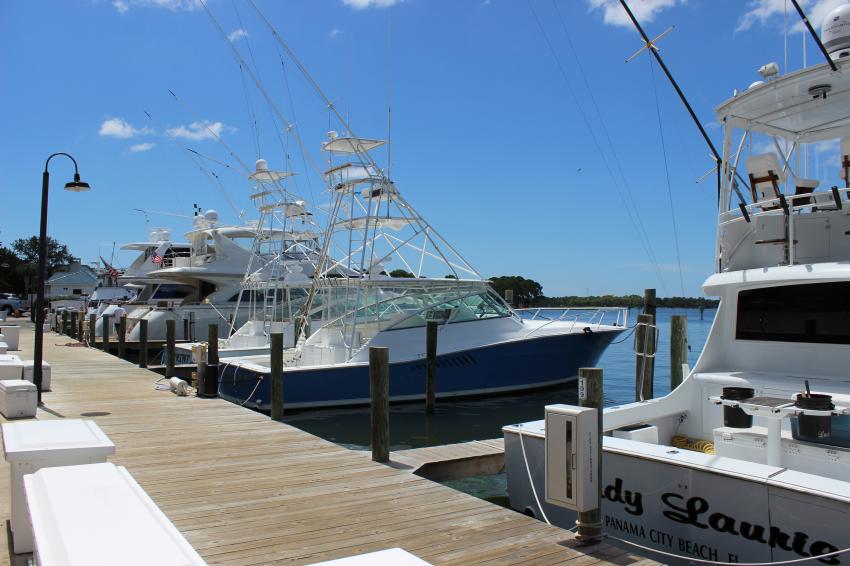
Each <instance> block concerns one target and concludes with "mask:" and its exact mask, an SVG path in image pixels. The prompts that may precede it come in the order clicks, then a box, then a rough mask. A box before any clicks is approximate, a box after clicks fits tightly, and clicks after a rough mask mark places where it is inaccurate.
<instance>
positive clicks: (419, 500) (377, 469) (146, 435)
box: [0, 321, 654, 566]
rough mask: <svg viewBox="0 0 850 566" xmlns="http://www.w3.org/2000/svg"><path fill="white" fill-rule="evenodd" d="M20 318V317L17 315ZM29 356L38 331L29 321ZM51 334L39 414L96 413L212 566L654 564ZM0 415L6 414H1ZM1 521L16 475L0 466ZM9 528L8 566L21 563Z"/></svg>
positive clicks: (121, 455)
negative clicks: (401, 552)
mask: <svg viewBox="0 0 850 566" xmlns="http://www.w3.org/2000/svg"><path fill="white" fill-rule="evenodd" d="M10 322H12V323H14V321H10ZM20 323H21V324H22V326H24V329H23V331H22V333H21V344H22V347H23V348H24V349H23V351H21V352H17V354H19V355H20V356H21V357H22V358H27V359H30V358H32V346H31V345H32V342H33V331H32V327H31V325H29V323H28V322H23V321H21V322H20ZM69 343H71V341H70V340H69V339H68V338H67V337H65V336H59V335H57V334H54V333H49V334H46V335H45V344H44V348H45V350H44V357H45V359H46V360H47V361H48V362H50V364H51V367H52V371H53V374H52V388H53V391H51V392H45V393H44V396H43V399H44V406H43V407H41V408H40V409H39V412H38V416H37V418H39V419H56V418H91V419H94V420H95V421H97V423H98V424H99V425H100V427H101V428H102V429H103V430H104V432H105V433H106V434H107V435H108V436H109V437H110V438H111V439H112V441H113V442H114V443H115V445H116V454H115V456H114V457H112V458H111V461H112V462H114V463H116V464H120V465H123V466H126V467H127V469H128V470H129V471H130V473H131V474H132V475H133V477H134V478H135V479H136V480H137V481H138V482H139V483H140V484H141V486H142V487H143V488H144V489H145V490H146V491H147V493H148V494H149V495H150V496H151V497H152V498H153V500H154V501H155V502H156V503H157V505H159V507H160V508H161V509H162V511H163V512H164V513H165V514H166V515H167V516H168V517H169V519H171V520H172V521H173V522H174V524H175V525H176V526H177V528H178V529H179V530H180V531H181V532H182V533H183V534H184V535H185V537H186V538H187V539H188V541H189V543H190V544H192V545H193V546H194V547H195V548H196V549H197V550H198V552H199V553H200V554H201V555H202V556H203V557H204V559H205V560H206V561H207V562H209V563H210V564H232V565H250V564H282V563H306V564H309V563H314V562H319V561H324V560H330V559H334V558H340V557H343V556H349V555H353V554H360V553H364V552H370V551H376V550H381V549H386V548H391V547H401V548H404V549H405V550H407V551H408V552H411V553H413V554H415V555H417V556H419V557H420V558H422V559H423V560H426V561H428V562H431V563H434V564H444V563H451V564H487V563H491V564H515V563H523V564H547V565H554V564H571V565H573V566H579V565H581V566H584V565H589V564H600V565H605V564H631V563H636V562H639V563H641V564H654V563H653V562H651V561H649V560H644V559H643V558H642V557H640V556H638V555H635V554H633V553H629V552H626V551H623V550H622V549H619V548H616V547H612V546H609V545H606V544H598V545H593V546H587V547H583V546H580V545H579V544H578V543H577V541H576V540H575V539H574V537H573V535H572V533H570V532H568V531H565V530H562V529H559V528H556V527H551V526H548V525H546V524H544V523H541V522H539V521H536V520H534V519H531V518H529V517H526V516H524V515H522V514H519V513H515V512H513V511H510V510H508V509H504V508H502V507H499V506H496V505H493V504H491V503H488V502H485V501H482V500H479V499H477V498H475V497H472V496H469V495H466V494H464V493H460V492H458V491H455V490H453V489H450V488H448V487H445V486H443V485H440V484H438V483H434V482H432V481H429V480H427V479H424V478H421V477H418V476H416V475H414V474H411V473H409V472H406V471H403V470H399V469H396V468H394V467H391V466H385V465H381V464H377V463H374V462H372V461H371V458H370V455H369V454H368V453H366V452H358V451H351V450H347V449H345V448H342V447H340V446H337V445H335V444H332V443H330V442H327V441H325V440H322V439H320V438H317V437H315V436H312V435H310V434H308V433H306V432H303V431H301V430H299V429H296V428H294V427H292V426H289V425H286V424H281V423H278V422H274V421H271V420H270V419H269V418H268V417H266V416H264V415H262V414H259V413H256V412H253V411H251V410H248V409H244V408H241V407H238V406H236V405H234V404H231V403H228V402H226V401H223V400H220V399H200V398H196V397H177V396H175V395H173V394H172V393H170V392H168V391H157V390H156V389H155V388H154V382H155V381H156V380H157V379H158V378H159V377H160V376H159V375H157V374H155V373H153V372H150V371H148V370H143V369H139V368H137V367H136V366H135V365H134V364H131V363H129V362H125V361H122V360H120V359H118V358H116V357H113V356H110V355H108V354H105V353H103V352H101V351H98V350H93V349H90V348H85V347H81V346H77V347H74V346H69V345H67V344H69ZM0 421H2V417H0ZM0 493H2V494H4V495H3V496H2V497H0V520H3V521H4V522H7V521H8V518H9V498H8V496H6V495H5V494H7V493H9V469H8V464H6V463H5V462H0ZM6 526H7V528H5V529H0V545H4V546H5V548H6V549H7V550H6V551H4V552H0V565H7V564H12V563H14V564H18V563H22V562H23V561H24V560H25V557H22V556H18V557H15V556H12V555H11V554H10V552H9V550H8V549H9V548H10V547H9V544H8V540H7V535H8V522H7V523H6Z"/></svg>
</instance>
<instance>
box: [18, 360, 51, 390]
mask: <svg viewBox="0 0 850 566" xmlns="http://www.w3.org/2000/svg"><path fill="white" fill-rule="evenodd" d="M33 368H35V361H33V360H24V379H26V380H27V381H31V382H33V383H35V382H34V381H33V376H32V372H33ZM41 390H42V391H50V364H48V363H47V362H45V361H44V360H42V362H41Z"/></svg>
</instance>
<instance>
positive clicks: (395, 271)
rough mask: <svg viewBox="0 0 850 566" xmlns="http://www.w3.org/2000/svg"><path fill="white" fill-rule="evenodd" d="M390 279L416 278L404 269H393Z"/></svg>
mask: <svg viewBox="0 0 850 566" xmlns="http://www.w3.org/2000/svg"><path fill="white" fill-rule="evenodd" d="M390 277H406V278H408V279H409V278H411V277H416V276H415V275H414V274H412V273H411V272H409V271H405V270H404V269H393V270H392V271H390Z"/></svg>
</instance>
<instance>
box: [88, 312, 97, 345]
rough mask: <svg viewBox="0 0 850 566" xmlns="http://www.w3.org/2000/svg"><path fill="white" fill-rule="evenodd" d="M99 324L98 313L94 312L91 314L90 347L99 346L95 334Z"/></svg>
mask: <svg viewBox="0 0 850 566" xmlns="http://www.w3.org/2000/svg"><path fill="white" fill-rule="evenodd" d="M96 325H97V315H96V314H94V313H92V314H90V315H89V347H91V348H94V347H96V346H97V336H95V331H94V329H95V326H96Z"/></svg>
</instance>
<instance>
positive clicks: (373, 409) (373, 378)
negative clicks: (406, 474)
mask: <svg viewBox="0 0 850 566" xmlns="http://www.w3.org/2000/svg"><path fill="white" fill-rule="evenodd" d="M369 391H370V394H371V395H370V396H371V403H370V413H371V416H372V419H371V420H372V460H374V461H375V462H382V463H386V462H389V461H390V349H389V348H384V347H379V346H373V347H371V348H369Z"/></svg>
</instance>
